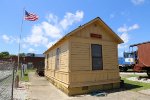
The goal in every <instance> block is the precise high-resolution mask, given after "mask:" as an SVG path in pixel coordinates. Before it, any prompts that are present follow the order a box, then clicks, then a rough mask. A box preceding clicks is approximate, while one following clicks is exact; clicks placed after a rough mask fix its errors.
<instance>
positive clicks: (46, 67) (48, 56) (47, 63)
mask: <svg viewBox="0 0 150 100" xmlns="http://www.w3.org/2000/svg"><path fill="white" fill-rule="evenodd" d="M48 58H49V54H47V57H46V60H47V66H46V68H47V69H48V67H49V62H48Z"/></svg>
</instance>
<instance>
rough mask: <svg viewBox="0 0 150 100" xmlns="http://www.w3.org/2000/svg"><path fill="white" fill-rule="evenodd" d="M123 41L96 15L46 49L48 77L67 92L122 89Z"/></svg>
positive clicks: (46, 71)
mask: <svg viewBox="0 0 150 100" xmlns="http://www.w3.org/2000/svg"><path fill="white" fill-rule="evenodd" d="M120 43H123V40H122V39H121V38H120V37H119V36H118V35H117V34H115V33H114V32H113V31H112V30H111V29H110V27H109V26H107V25H106V24H105V23H104V22H103V21H102V20H101V19H100V18H99V17H97V18H95V19H93V20H91V21H90V22H88V23H86V24H84V25H82V26H79V27H78V28H77V29H75V30H73V31H71V32H70V33H68V34H67V35H65V36H64V37H63V38H61V39H60V40H59V41H58V42H57V43H55V44H54V45H53V46H51V47H50V48H49V49H48V50H46V51H45V52H44V54H45V76H46V78H47V79H48V80H49V81H50V82H51V83H52V84H54V85H55V86H56V87H58V88H59V89H61V90H62V91H64V92H65V93H66V94H68V95H76V94H83V93H89V92H92V91H96V90H106V89H113V88H119V87H120V76H119V68H118V44H120Z"/></svg>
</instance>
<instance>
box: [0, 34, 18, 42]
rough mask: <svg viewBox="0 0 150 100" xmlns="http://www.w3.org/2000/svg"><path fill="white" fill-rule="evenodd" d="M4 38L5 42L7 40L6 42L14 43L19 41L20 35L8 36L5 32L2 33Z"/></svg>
mask: <svg viewBox="0 0 150 100" xmlns="http://www.w3.org/2000/svg"><path fill="white" fill-rule="evenodd" d="M2 39H3V40H4V42H6V43H13V42H16V43H18V41H19V39H18V37H13V36H8V35H6V34H3V35H2Z"/></svg>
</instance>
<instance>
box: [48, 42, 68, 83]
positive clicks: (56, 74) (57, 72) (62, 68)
mask: <svg viewBox="0 0 150 100" xmlns="http://www.w3.org/2000/svg"><path fill="white" fill-rule="evenodd" d="M58 48H60V56H59V68H58V69H56V68H55V67H56V66H55V64H56V63H55V62H56V49H57V48H54V49H52V50H50V51H49V52H48V54H49V58H48V69H47V70H45V75H46V76H47V77H49V78H52V79H54V80H57V81H60V82H63V83H66V84H67V83H68V82H69V75H68V73H67V72H68V62H69V43H68V41H66V42H65V43H62V44H60V45H59V46H58ZM45 62H46V60H45ZM46 65H47V64H46V63H45V66H46Z"/></svg>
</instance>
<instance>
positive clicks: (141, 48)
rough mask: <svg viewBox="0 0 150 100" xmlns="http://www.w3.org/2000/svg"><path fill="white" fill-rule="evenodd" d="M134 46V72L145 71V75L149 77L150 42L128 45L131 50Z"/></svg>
mask: <svg viewBox="0 0 150 100" xmlns="http://www.w3.org/2000/svg"><path fill="white" fill-rule="evenodd" d="M135 46H136V47H137V58H136V64H135V66H134V70H135V71H141V70H146V71H147V75H148V76H149V77H150V41H148V42H143V43H139V44H134V45H130V47H132V48H133V47H135Z"/></svg>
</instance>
